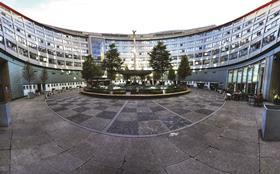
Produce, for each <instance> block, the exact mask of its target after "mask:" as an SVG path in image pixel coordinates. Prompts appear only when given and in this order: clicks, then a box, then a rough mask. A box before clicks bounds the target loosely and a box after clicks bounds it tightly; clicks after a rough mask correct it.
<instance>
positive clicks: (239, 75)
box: [237, 70, 242, 83]
mask: <svg viewBox="0 0 280 174" xmlns="http://www.w3.org/2000/svg"><path fill="white" fill-rule="evenodd" d="M241 82H242V70H241V71H240V70H239V71H238V75H237V83H241Z"/></svg>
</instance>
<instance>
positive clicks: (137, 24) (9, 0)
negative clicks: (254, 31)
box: [0, 0, 270, 34]
mask: <svg viewBox="0 0 280 174" xmlns="http://www.w3.org/2000/svg"><path fill="white" fill-rule="evenodd" d="M0 1H1V2H3V3H5V4H7V5H8V6H10V7H12V8H13V9H15V10H17V11H19V12H20V13H22V14H24V15H26V16H28V17H30V18H31V19H34V20H36V21H38V22H41V23H44V24H49V25H53V26H57V27H62V28H67V29H73V30H79V31H89V32H101V33H126V34H128V33H132V30H136V31H137V32H136V33H138V34H139V33H142V34H145V33H152V32H159V31H166V30H177V29H191V28H197V27H203V26H208V25H213V24H215V25H221V24H223V23H226V22H229V21H231V20H233V19H235V18H237V17H239V16H242V15H244V14H245V13H247V12H249V11H251V10H253V9H255V8H257V7H259V6H261V5H263V4H265V3H267V2H269V1H270V0H0Z"/></svg>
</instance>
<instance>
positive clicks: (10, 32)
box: [4, 27, 15, 38]
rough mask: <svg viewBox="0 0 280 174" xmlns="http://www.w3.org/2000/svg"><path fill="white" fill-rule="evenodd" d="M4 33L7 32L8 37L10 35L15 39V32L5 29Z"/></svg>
mask: <svg viewBox="0 0 280 174" xmlns="http://www.w3.org/2000/svg"><path fill="white" fill-rule="evenodd" d="M4 31H5V33H6V34H7V35H9V36H10V37H12V38H15V33H14V32H13V30H11V29H8V28H6V27H4Z"/></svg>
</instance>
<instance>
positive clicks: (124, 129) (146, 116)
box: [47, 91, 223, 136]
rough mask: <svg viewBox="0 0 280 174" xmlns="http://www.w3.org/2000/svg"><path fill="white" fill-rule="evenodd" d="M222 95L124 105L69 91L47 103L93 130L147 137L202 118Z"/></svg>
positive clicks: (196, 95) (220, 104)
mask: <svg viewBox="0 0 280 174" xmlns="http://www.w3.org/2000/svg"><path fill="white" fill-rule="evenodd" d="M189 95H191V96H193V97H190V96H189ZM194 98H195V100H194ZM222 98H223V96H222V95H218V94H217V93H205V92H201V91H194V92H193V93H191V94H188V95H185V96H180V97H173V98H166V99H161V100H159V99H155V100H145V101H143V100H129V101H128V102H127V103H126V104H125V100H112V99H100V98H93V97H88V96H82V95H79V94H78V93H73V94H72V95H71V96H69V95H63V94H61V95H60V97H58V96H54V97H51V98H50V99H49V100H48V101H47V103H48V105H49V107H50V108H51V109H53V110H54V111H55V112H57V114H59V115H60V116H62V117H64V118H66V119H68V120H69V121H72V122H74V123H76V124H80V125H81V126H82V127H86V128H88V129H91V130H93V131H96V132H100V131H102V132H104V133H108V134H111V133H112V134H119V135H120V136H121V135H125V136H129V135H131V136H145V135H148V136H151V135H157V134H162V133H165V132H170V131H174V130H177V129H182V128H184V127H187V126H188V125H190V124H191V123H192V122H196V121H199V120H201V119H203V118H204V117H206V116H208V115H209V114H212V113H213V112H214V111H215V110H218V109H219V107H220V106H222V105H223V102H221V101H222ZM213 103H214V105H215V106H213ZM208 108H210V109H208Z"/></svg>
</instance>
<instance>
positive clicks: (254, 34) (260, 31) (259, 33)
mask: <svg viewBox="0 0 280 174" xmlns="http://www.w3.org/2000/svg"><path fill="white" fill-rule="evenodd" d="M261 35H262V30H259V31H257V32H255V33H253V35H252V40H254V39H256V38H257V37H260V36H261Z"/></svg>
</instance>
